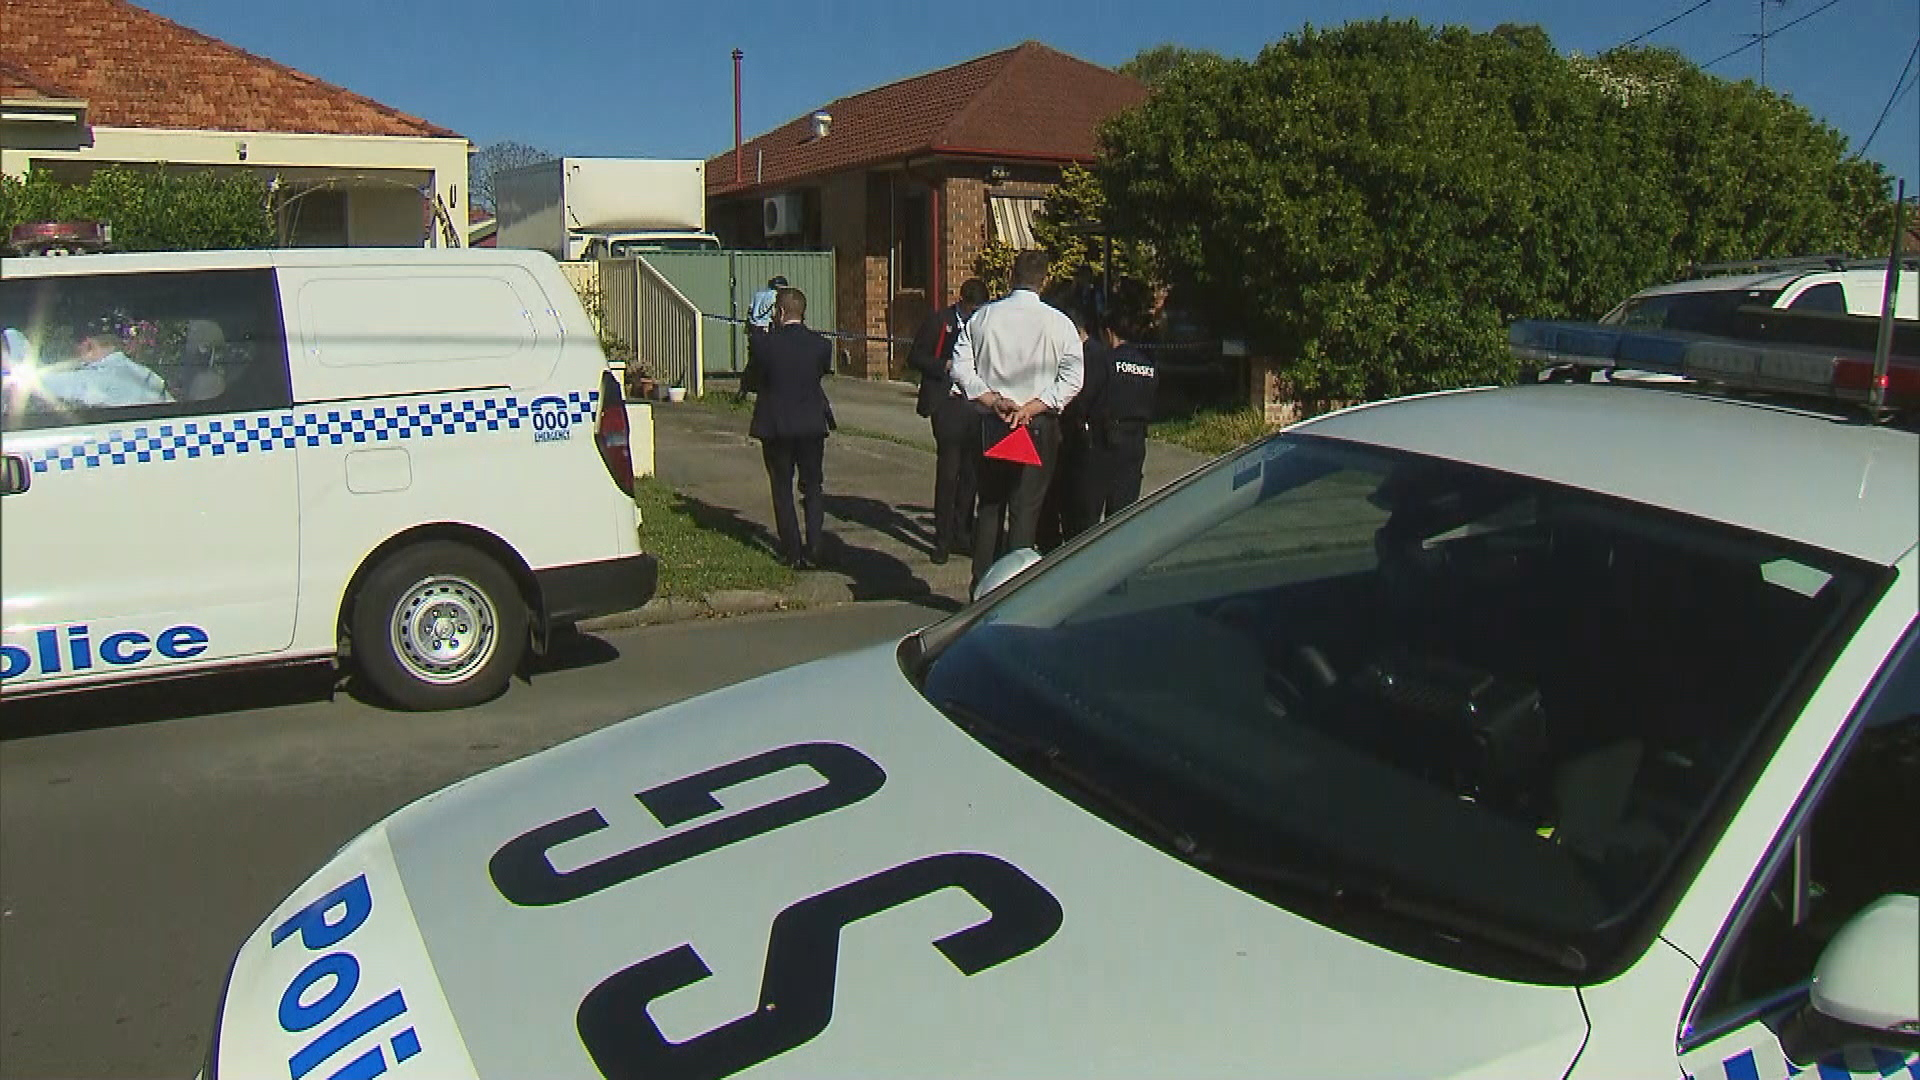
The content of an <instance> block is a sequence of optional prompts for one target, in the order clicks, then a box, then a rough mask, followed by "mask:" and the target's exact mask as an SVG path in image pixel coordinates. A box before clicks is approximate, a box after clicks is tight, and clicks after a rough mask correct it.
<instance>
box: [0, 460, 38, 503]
mask: <svg viewBox="0 0 1920 1080" xmlns="http://www.w3.org/2000/svg"><path fill="white" fill-rule="evenodd" d="M32 486H33V470H32V469H31V468H28V467H27V459H26V458H23V457H21V456H20V455H19V454H8V455H7V456H6V464H5V468H4V474H3V475H0V495H18V494H20V493H21V492H23V491H25V490H27V489H28V488H30V487H32Z"/></svg>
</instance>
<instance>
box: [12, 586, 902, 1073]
mask: <svg viewBox="0 0 1920 1080" xmlns="http://www.w3.org/2000/svg"><path fill="white" fill-rule="evenodd" d="M939 615H940V613H939V612H938V611H933V610H929V609H927V608H923V607H916V606H913V605H910V604H858V605H847V606H843V607H838V608H830V609H825V610H821V611H816V612H805V613H795V614H782V615H771V616H765V617H759V618H752V619H729V620H721V621H703V622H691V623H679V624H674V625H669V626H656V627H649V628H645V629H639V630H629V631H621V632H616V633H609V634H605V635H583V636H580V637H576V638H573V639H570V640H568V641H567V643H566V645H565V646H564V648H563V649H562V650H560V651H558V652H557V654H556V656H555V657H553V658H552V661H551V664H550V666H551V667H552V668H553V670H550V671H545V672H542V673H541V674H539V675H537V676H536V677H535V678H534V679H533V680H532V681H531V682H530V683H516V684H515V685H514V686H513V688H512V689H511V690H509V691H508V692H507V694H506V695H505V696H503V697H502V698H500V699H499V700H497V701H494V702H492V703H491V704H488V705H485V706H482V707H480V708H476V709H470V710H465V711H461V712H453V713H436V714H420V715H405V714H396V713H390V712H383V711H381V710H378V709H375V708H372V707H370V706H368V705H365V704H362V703H360V702H359V701H357V700H355V699H354V698H352V697H351V696H350V695H348V694H347V693H335V692H334V688H333V685H332V683H333V680H332V678H331V677H330V676H329V675H328V674H327V673H325V672H316V673H292V672H283V673H279V674H274V675H264V674H263V675H250V676H240V677H229V678H226V679H204V680H195V681H193V682H186V683H176V684H172V685H169V686H166V687H154V688H148V689H144V690H139V691H134V690H128V691H120V692H109V693H104V694H99V695H94V696H92V697H90V698H86V697H83V698H72V699H68V700H66V701H55V702H47V701H40V702H34V701H27V702H11V703H8V704H6V706H5V707H4V710H0V1078H6V1080H13V1078H18V1080H27V1078H38V1080H50V1078H54V1077H163V1076H165V1077H191V1076H193V1075H194V1072H195V1070H197V1069H198V1068H199V1067H200V1064H201V1060H202V1058H203V1057H204V1055H205V1049H206V1045H205V1039H206V1036H207V1033H208V1029H209V1028H210V1026H211V1024H212V1021H213V1010H214V1007H215V1003H216V1001H217V998H218V994H219V989H220V987H219V983H220V981H221V979H222V978H223V977H224V975H225V973H226V968H227V963H228V961H229V960H230V959H231V957H232V954H233V951H234V950H235V949H236V948H237V947H238V946H239V944H240V942H241V941H242V940H243V939H244V938H245V937H246V936H247V934H249V933H251V932H252V930H253V929H254V927H255V926H257V925H258V924H259V922H260V920H261V919H262V918H264V917H265V916H266V915H267V913H268V912H270V911H271V910H272V908H273V907H274V905H275V904H277V903H278V902H279V901H280V900H281V899H282V898H283V897H284V896H285V895H286V894H287V893H288V892H289V891H291V890H292V889H293V888H294V887H295V886H296V885H298V884H299V883H300V882H301V881H302V880H304V879H305V878H306V876H307V875H308V874H309V873H311V872H312V871H313V870H314V869H315V868H317V867H318V866H319V865H320V864H321V863H322V862H324V861H325V860H326V859H327V858H328V857H330V856H331V855H332V854H333V853H334V852H335V851H336V850H338V848H339V847H340V845H341V844H343V843H345V842H346V841H347V840H349V839H350V838H352V837H353V836H354V835H355V834H357V833H359V832H360V831H361V830H363V829H365V828H366V827H367V826H369V825H371V824H373V823H374V822H376V821H378V820H379V819H380V818H382V817H384V816H386V815H387V814H389V813H391V812H392V811H393V810H395V809H397V808H399V807H400V806H402V805H404V804H406V803H408V802H411V801H412V800H414V799H415V798H418V797H419V796H421V795H424V794H426V793H428V792H430V791H433V790H436V789H438V788H440V787H443V786H445V785H447V784H449V783H452V782H453V781H455V780H459V779H461V778H463V777H466V776H469V775H471V774H473V773H476V772H479V771H481V770H484V769H486V768H489V767H491V766H493V765H497V764H499V763H501V762H505V761H510V760H512V759H514V758H518V757H522V756H524V755H526V754H529V753H533V752H535V751H538V750H542V749H545V748H546V747H548V746H551V745H553V744H555V743H558V742H562V741H565V740H567V739H569V738H572V737H574V736H576V735H580V734H583V733H585V732H588V731H592V730H594V729H597V728H600V727H603V726H605V725H607V724H610V723H613V722H615V721H618V720H621V719H624V718H626V717H628V716H632V715H635V714H637V713H641V712H645V711H647V710H650V709H653V708H656V707H659V706H662V705H666V704H670V703H672V702H675V701H679V700H681V699H684V698H687V697H691V696H693V695H695V694H699V693H701V692H704V691H706V690H710V689H714V688H717V687H720V686H725V685H728V684H730V683H734V682H738V681H740V680H742V679H746V678H749V677H752V676H754V675H758V674H762V673H764V672H768V671H773V670H777V669H779V668H782V667H787V666H789V665H792V664H796V663H801V662H804V661H807V660H812V659H816V658H818V657H821V656H826V655H830V654H832V653H835V652H840V651H842V650H845V649H848V648H852V647H855V646H858V645H864V644H869V643H873V642H877V641H882V640H887V639H889V638H892V637H896V636H898V635H900V634H902V633H904V632H906V631H908V630H911V629H913V628H914V627H917V626H922V625H925V624H926V623H928V622H931V621H933V620H934V619H936V618H938V617H939Z"/></svg>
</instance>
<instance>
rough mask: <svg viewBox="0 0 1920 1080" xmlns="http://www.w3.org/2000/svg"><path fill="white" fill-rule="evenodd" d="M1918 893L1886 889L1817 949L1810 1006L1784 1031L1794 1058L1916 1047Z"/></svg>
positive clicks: (1919, 1027)
mask: <svg viewBox="0 0 1920 1080" xmlns="http://www.w3.org/2000/svg"><path fill="white" fill-rule="evenodd" d="M1915 972H1920V896H1905V895H1900V894H1893V895H1889V896H1883V897H1881V898H1880V899H1878V900H1875V901H1874V902H1873V903H1871V904H1868V905H1867V906H1866V907H1864V908H1862V909H1861V910H1860V912H1859V913H1858V914H1856V915H1855V916H1854V917H1853V918H1851V919H1849V920H1847V924H1846V925H1845V926H1842V927H1841V928H1840V932H1839V933H1837V934H1835V935H1834V936H1833V940H1832V941H1830V942H1828V943H1827V947H1826V948H1825V949H1824V950H1822V951H1821V953H1820V959H1819V961H1818V962H1817V963H1816V964H1815V965H1814V968H1813V987H1812V990H1811V991H1810V993H1809V994H1808V1002H1807V1006H1806V1007H1805V1008H1803V1009H1802V1010H1801V1011H1800V1013H1799V1014H1798V1015H1796V1016H1795V1017H1794V1018H1793V1020H1792V1021H1790V1022H1789V1023H1788V1024H1787V1025H1786V1027H1785V1028H1784V1029H1783V1030H1782V1031H1781V1035H1780V1045H1781V1048H1782V1049H1783V1050H1785V1051H1786V1054H1787V1060H1789V1061H1791V1062H1793V1063H1794V1064H1795V1065H1799V1066H1810V1065H1812V1064H1814V1063H1815V1062H1816V1061H1818V1060H1820V1059H1821V1058H1824V1057H1826V1056H1828V1055H1830V1054H1833V1053H1835V1052H1837V1051H1839V1050H1842V1049H1845V1048H1846V1047H1849V1046H1868V1047H1878V1048H1880V1049H1884V1050H1892V1051H1896V1052H1913V1051H1920V980H1916V979H1915V978H1914V973H1915Z"/></svg>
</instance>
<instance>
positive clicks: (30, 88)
mask: <svg viewBox="0 0 1920 1080" xmlns="http://www.w3.org/2000/svg"><path fill="white" fill-rule="evenodd" d="M0 2H4V0H0ZM67 96H68V95H67V94H66V93H65V92H64V91H62V90H61V89H60V88H59V87H57V86H54V85H53V84H52V83H47V82H41V81H40V80H38V79H36V78H34V77H33V76H32V75H29V74H27V73H26V72H24V71H22V70H20V69H19V68H17V67H14V66H13V65H12V64H9V63H7V62H6V61H5V60H0V97H4V98H37V97H39V98H65V97H67Z"/></svg>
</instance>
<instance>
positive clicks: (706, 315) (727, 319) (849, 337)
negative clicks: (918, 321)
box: [700, 311, 913, 345]
mask: <svg viewBox="0 0 1920 1080" xmlns="http://www.w3.org/2000/svg"><path fill="white" fill-rule="evenodd" d="M700 317H701V318H703V319H712V320H713V321H714V322H723V323H731V324H733V325H735V326H745V325H747V323H748V321H749V320H746V319H742V318H740V317H738V316H736V315H714V314H712V313H710V312H705V311H703V312H701V313H700ZM814 333H816V334H819V335H820V336H821V337H828V338H837V339H839V340H841V341H882V342H886V343H888V344H890V345H912V344H913V339H912V338H897V337H887V336H886V335H884V334H849V333H846V332H844V331H841V330H815V331H814Z"/></svg>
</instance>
